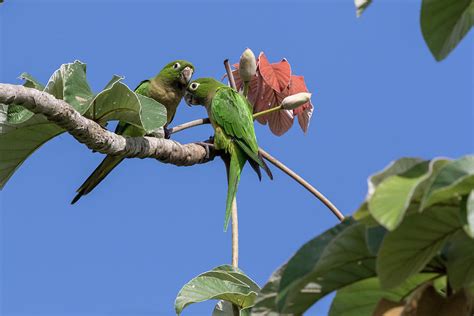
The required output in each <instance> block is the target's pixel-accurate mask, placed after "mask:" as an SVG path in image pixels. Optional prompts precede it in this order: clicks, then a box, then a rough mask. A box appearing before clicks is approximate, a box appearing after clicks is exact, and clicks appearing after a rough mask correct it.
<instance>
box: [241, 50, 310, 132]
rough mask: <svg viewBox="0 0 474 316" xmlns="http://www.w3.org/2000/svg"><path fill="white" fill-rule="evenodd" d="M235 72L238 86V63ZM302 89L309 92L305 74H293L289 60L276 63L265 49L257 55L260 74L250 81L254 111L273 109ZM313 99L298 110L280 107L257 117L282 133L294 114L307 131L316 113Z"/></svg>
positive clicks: (250, 94)
mask: <svg viewBox="0 0 474 316" xmlns="http://www.w3.org/2000/svg"><path fill="white" fill-rule="evenodd" d="M233 66H234V68H236V70H234V71H233V75H234V78H235V82H236V85H237V89H238V90H240V89H242V87H243V83H242V81H241V80H240V76H239V70H238V67H239V64H235V65H233ZM299 92H308V88H307V87H306V84H305V81H304V77H303V76H295V75H293V74H292V73H291V66H290V63H288V61H287V60H286V59H283V60H281V61H280V62H277V63H272V64H271V63H270V62H269V61H268V59H267V57H266V56H265V54H264V53H263V52H261V53H260V55H259V56H258V58H257V73H256V74H255V75H254V76H253V78H252V80H251V81H250V86H249V92H248V100H249V101H250V103H251V104H252V105H253V111H254V113H257V112H261V111H265V110H268V109H270V108H274V107H276V106H278V105H280V104H281V101H282V100H283V99H284V98H285V97H287V96H289V95H293V94H296V93H299ZM313 109H314V107H313V105H312V104H311V102H308V103H306V104H303V105H302V106H300V107H298V108H297V109H295V110H292V111H290V110H281V111H277V112H273V113H270V114H267V115H263V116H260V117H258V118H257V121H258V122H259V123H261V124H267V123H268V126H269V127H270V130H271V131H272V133H273V134H275V135H277V136H281V135H283V134H284V133H286V132H287V131H288V130H289V129H290V128H291V126H292V125H293V121H294V118H295V117H298V123H299V125H300V127H301V129H302V130H303V132H305V133H306V131H307V130H308V127H309V123H310V120H311V116H312V114H313Z"/></svg>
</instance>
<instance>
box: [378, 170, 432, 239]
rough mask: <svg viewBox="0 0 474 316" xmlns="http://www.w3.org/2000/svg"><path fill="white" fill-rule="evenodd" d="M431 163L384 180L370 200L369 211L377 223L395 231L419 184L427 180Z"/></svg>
mask: <svg viewBox="0 0 474 316" xmlns="http://www.w3.org/2000/svg"><path fill="white" fill-rule="evenodd" d="M429 164H430V163H429V161H423V162H420V163H418V164H416V165H414V166H413V167H411V168H410V169H408V170H407V171H405V172H403V173H400V174H397V175H392V176H390V177H387V178H386V179H384V180H383V181H382V182H381V183H380V184H379V186H378V187H377V188H376V189H375V192H374V194H373V196H372V198H371V199H370V200H369V211H370V213H371V214H372V216H373V217H374V218H375V219H376V220H377V222H378V223H379V224H380V225H382V226H384V227H385V228H387V229H388V230H394V229H395V228H396V227H397V226H398V225H399V224H400V223H401V221H402V219H403V217H404V215H405V212H406V210H407V209H408V207H409V205H410V202H411V199H412V196H413V194H414V192H415V189H416V187H417V185H418V184H420V183H421V181H423V180H424V179H426V177H427V174H428V170H429Z"/></svg>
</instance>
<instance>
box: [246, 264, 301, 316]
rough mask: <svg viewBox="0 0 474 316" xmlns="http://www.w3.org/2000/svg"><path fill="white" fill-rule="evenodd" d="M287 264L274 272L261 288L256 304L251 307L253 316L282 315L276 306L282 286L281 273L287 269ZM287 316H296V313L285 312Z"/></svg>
mask: <svg viewBox="0 0 474 316" xmlns="http://www.w3.org/2000/svg"><path fill="white" fill-rule="evenodd" d="M286 266H287V265H286V264H284V265H282V266H281V267H280V268H278V269H277V270H276V271H275V272H273V273H272V275H271V276H270V279H269V280H268V282H267V283H266V284H265V286H264V287H263V288H262V289H261V291H260V293H259V294H258V296H257V298H256V299H255V305H254V306H253V307H252V309H251V315H252V316H280V315H282V314H280V312H279V311H278V308H277V306H276V298H277V294H278V288H279V287H280V281H281V275H282V273H283V271H285V269H286ZM285 316H294V314H285Z"/></svg>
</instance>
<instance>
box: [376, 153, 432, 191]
mask: <svg viewBox="0 0 474 316" xmlns="http://www.w3.org/2000/svg"><path fill="white" fill-rule="evenodd" d="M420 162H423V159H419V158H408V157H404V158H400V159H398V160H396V161H392V162H391V163H390V164H389V165H388V166H387V167H386V168H385V169H383V170H382V171H380V172H378V173H376V174H374V175H372V176H370V177H369V181H368V182H369V191H368V194H367V200H369V199H370V198H371V197H372V195H373V194H374V192H375V189H376V188H377V187H378V186H379V185H380V184H381V183H382V182H383V181H384V180H385V179H387V178H389V177H391V176H394V175H397V174H402V173H405V172H407V171H408V170H410V169H411V168H413V167H414V166H416V165H417V164H419V163H420Z"/></svg>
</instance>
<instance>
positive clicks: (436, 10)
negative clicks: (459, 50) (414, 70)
mask: <svg viewBox="0 0 474 316" xmlns="http://www.w3.org/2000/svg"><path fill="white" fill-rule="evenodd" d="M420 23H421V32H422V33H423V37H424V39H425V42H426V44H427V45H428V47H429V48H430V51H431V53H432V54H433V56H434V57H435V58H436V60H437V61H440V60H442V59H444V58H445V57H446V56H448V54H449V53H450V52H451V51H452V50H453V49H454V48H455V47H456V46H457V45H458V43H459V42H460V41H461V40H462V38H463V37H464V36H465V35H466V34H467V32H469V30H470V29H471V27H472V25H473V24H474V1H473V0H423V3H422V6H421V17H420Z"/></svg>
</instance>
